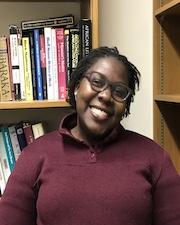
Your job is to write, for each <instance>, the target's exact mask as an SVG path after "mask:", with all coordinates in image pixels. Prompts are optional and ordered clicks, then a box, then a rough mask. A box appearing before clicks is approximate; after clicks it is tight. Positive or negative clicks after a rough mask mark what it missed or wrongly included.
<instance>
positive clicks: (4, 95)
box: [0, 37, 12, 101]
mask: <svg viewBox="0 0 180 225" xmlns="http://www.w3.org/2000/svg"><path fill="white" fill-rule="evenodd" d="M10 100H12V91H11V80H10V71H9V61H8V47H7V38H6V37H0V101H10Z"/></svg>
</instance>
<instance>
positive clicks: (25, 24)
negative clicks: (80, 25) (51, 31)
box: [21, 14, 74, 30]
mask: <svg viewBox="0 0 180 225" xmlns="http://www.w3.org/2000/svg"><path fill="white" fill-rule="evenodd" d="M69 25H74V16H73V15H72V14H69V15H65V16H59V17H53V18H43V19H39V20H29V21H22V23H21V26H22V30H32V29H37V28H44V27H64V26H69Z"/></svg>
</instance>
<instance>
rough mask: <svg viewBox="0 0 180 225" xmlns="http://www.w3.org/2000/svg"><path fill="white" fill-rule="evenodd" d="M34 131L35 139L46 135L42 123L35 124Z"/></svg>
mask: <svg viewBox="0 0 180 225" xmlns="http://www.w3.org/2000/svg"><path fill="white" fill-rule="evenodd" d="M32 130H33V135H34V138H35V139H37V138H38V137H41V136H43V135H44V128H43V125H42V123H37V124H33V125H32Z"/></svg>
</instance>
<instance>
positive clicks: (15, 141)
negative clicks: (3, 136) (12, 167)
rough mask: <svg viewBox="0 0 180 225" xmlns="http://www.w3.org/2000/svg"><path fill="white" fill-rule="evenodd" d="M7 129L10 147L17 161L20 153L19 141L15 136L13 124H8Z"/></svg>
mask: <svg viewBox="0 0 180 225" xmlns="http://www.w3.org/2000/svg"><path fill="white" fill-rule="evenodd" d="M8 130H9V135H10V139H11V143H12V147H13V151H14V156H15V160H16V161H17V160H18V158H19V156H20V154H21V149H20V146H19V141H18V138H17V133H16V129H15V125H10V126H8Z"/></svg>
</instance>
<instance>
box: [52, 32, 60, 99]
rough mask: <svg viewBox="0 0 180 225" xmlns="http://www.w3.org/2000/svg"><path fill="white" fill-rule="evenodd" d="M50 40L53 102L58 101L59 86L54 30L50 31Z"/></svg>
mask: <svg viewBox="0 0 180 225" xmlns="http://www.w3.org/2000/svg"><path fill="white" fill-rule="evenodd" d="M51 38H52V76H53V82H54V84H53V86H54V100H58V99H59V92H58V89H59V86H58V63H57V40H56V29H55V28H52V29H51Z"/></svg>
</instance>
